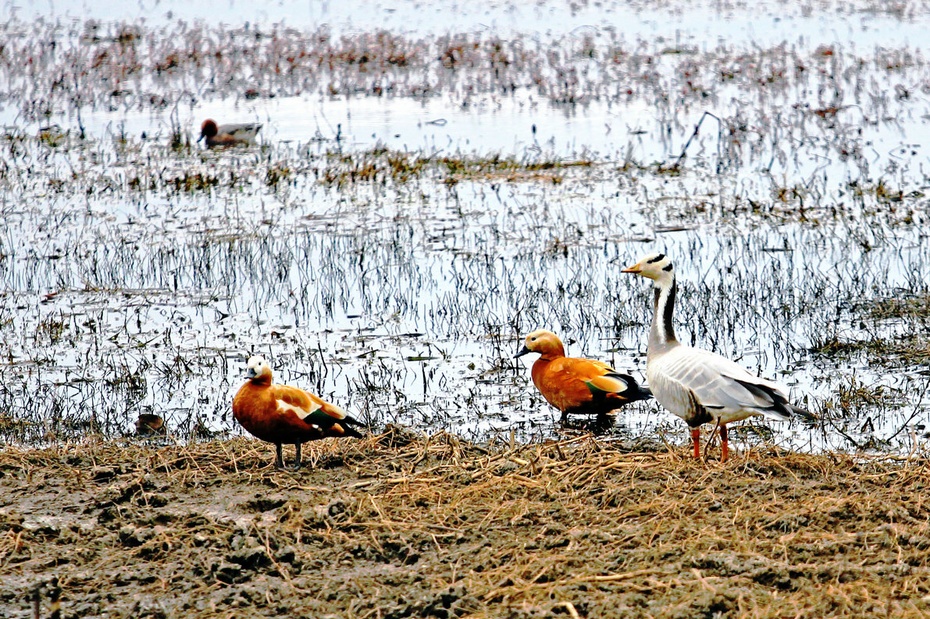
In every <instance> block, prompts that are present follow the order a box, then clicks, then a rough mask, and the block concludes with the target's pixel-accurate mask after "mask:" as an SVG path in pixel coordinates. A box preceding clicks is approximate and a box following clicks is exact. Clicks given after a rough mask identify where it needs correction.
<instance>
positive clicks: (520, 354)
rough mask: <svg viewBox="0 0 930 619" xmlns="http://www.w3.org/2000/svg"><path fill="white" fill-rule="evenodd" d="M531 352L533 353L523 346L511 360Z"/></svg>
mask: <svg viewBox="0 0 930 619" xmlns="http://www.w3.org/2000/svg"><path fill="white" fill-rule="evenodd" d="M531 352H533V351H532V350H530V349H529V348H527V347H526V346H524V347H523V348H521V349H520V352H518V353H517V354H515V355H514V356H513V358H514V359H517V358H519V357H522V356H523V355H528V354H530V353H531Z"/></svg>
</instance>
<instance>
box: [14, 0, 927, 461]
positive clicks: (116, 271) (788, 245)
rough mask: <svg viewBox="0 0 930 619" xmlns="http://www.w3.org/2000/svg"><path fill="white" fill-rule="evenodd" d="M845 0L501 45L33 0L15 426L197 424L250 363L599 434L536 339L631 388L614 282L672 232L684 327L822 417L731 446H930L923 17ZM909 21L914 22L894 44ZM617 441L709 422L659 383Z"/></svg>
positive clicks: (646, 313)
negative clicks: (686, 417)
mask: <svg viewBox="0 0 930 619" xmlns="http://www.w3.org/2000/svg"><path fill="white" fill-rule="evenodd" d="M231 6H233V7H234V6H235V5H231ZM508 6H509V10H510V11H511V13H512V12H513V11H517V12H520V11H528V12H531V13H533V14H534V15H537V16H541V17H539V19H541V20H543V21H546V20H548V21H551V22H552V23H562V22H560V20H559V16H560V15H563V14H564V15H565V19H566V20H569V21H568V22H565V23H569V22H571V23H574V21H577V20H581V21H584V20H585V19H589V20H593V19H594V15H600V14H601V13H600V12H599V10H596V9H595V8H594V5H591V6H588V5H584V6H583V7H581V8H579V7H574V8H571V7H569V6H562V5H561V4H558V3H551V4H545V3H544V4H541V5H538V6H536V5H534V6H535V8H530V7H528V6H525V5H523V4H521V3H515V4H514V5H512V6H510V5H508ZM597 6H598V7H599V6H600V5H597ZM778 7H781V5H778ZM843 7H845V8H842V7H840V8H838V7H835V6H832V5H824V6H821V5H819V4H818V5H812V6H799V7H796V8H794V9H791V10H789V11H788V12H787V13H786V14H785V15H784V21H786V22H790V24H789V26H790V27H786V25H785V23H783V19H782V17H780V16H776V13H774V12H772V10H769V9H766V7H761V8H760V10H761V11H762V12H761V13H760V14H759V15H753V16H752V17H754V18H756V17H757V18H758V19H757V20H756V19H753V20H750V21H751V22H752V23H753V24H754V26H753V29H752V30H751V32H747V31H746V28H745V27H744V26H743V24H744V23H745V22H746V20H748V19H749V18H750V17H751V16H750V15H748V14H747V13H745V11H743V10H742V9H738V8H731V9H728V10H727V11H726V17H727V19H724V20H722V21H721V22H720V23H719V24H715V25H711V24H709V23H707V20H706V19H705V20H704V21H697V22H695V24H700V27H697V26H696V27H694V28H690V29H689V28H686V27H684V26H683V25H681V26H682V27H680V28H676V29H675V30H674V32H665V31H664V30H663V29H664V28H667V27H668V26H667V25H663V26H661V27H660V26H659V22H660V21H661V19H659V18H658V17H657V16H656V15H671V16H677V17H675V18H674V19H684V17H682V15H684V13H687V11H685V12H684V13H682V9H680V8H676V7H673V6H666V7H663V8H661V9H659V10H658V11H659V13H658V14H651V13H648V12H647V11H645V9H638V8H635V7H629V6H625V7H619V6H617V7H614V8H613V9H612V10H605V11H606V12H605V13H604V15H605V17H604V19H605V20H606V21H605V23H598V22H596V21H588V22H587V23H588V25H587V26H584V27H582V25H581V24H579V25H578V26H577V27H576V28H575V29H573V30H571V31H562V30H561V29H556V30H551V29H550V30H527V31H521V30H519V29H514V28H512V27H506V28H504V27H502V28H501V29H500V32H498V31H496V30H494V29H493V28H488V27H483V28H479V27H477V26H474V25H472V26H471V27H467V28H463V29H462V30H461V31H456V30H454V29H452V30H450V29H449V28H448V27H447V26H440V24H438V23H432V22H431V21H429V20H427V21H426V22H424V23H419V24H411V25H410V27H409V28H406V29H405V28H401V27H398V28H396V29H393V30H388V29H383V28H382V29H379V28H376V27H375V26H374V25H367V26H366V25H362V24H360V25H354V23H353V22H352V21H351V20H349V19H348V18H347V17H346V15H345V14H343V13H340V12H339V11H338V10H336V9H333V13H326V16H322V15H318V16H316V18H314V16H313V15H310V14H307V15H304V14H303V13H300V14H301V15H303V17H301V18H300V19H302V20H305V21H306V23H300V24H294V25H291V24H289V23H288V22H286V21H285V20H284V19H283V18H282V19H280V20H274V19H272V18H271V17H270V12H269V15H268V16H266V18H261V19H258V20H257V21H252V22H249V21H247V20H248V19H249V17H248V16H247V15H242V16H240V19H243V21H242V22H236V21H230V22H225V21H221V22H219V23H216V22H206V21H202V20H199V19H194V20H188V19H184V18H181V17H174V16H173V14H172V13H170V12H166V11H164V10H163V9H161V10H159V11H157V15H156V14H154V13H153V14H152V15H149V16H148V18H147V19H142V18H139V17H138V16H135V17H133V16H126V17H123V18H121V19H117V18H112V19H104V18H103V17H104V16H103V15H101V16H96V17H85V18H83V19H82V18H78V17H76V16H75V15H74V14H73V13H69V11H68V10H67V9H64V10H62V9H59V11H60V12H59V13H55V14H53V15H44V16H43V15H37V16H33V17H31V18H30V17H29V12H28V11H26V10H16V11H11V15H12V16H13V17H12V18H11V19H10V20H9V21H8V22H7V24H6V25H5V27H4V29H3V33H4V34H3V39H4V43H3V46H2V51H0V60H2V68H0V81H2V83H3V84H4V94H3V97H2V101H0V104H2V110H0V120H2V122H3V126H4V134H3V139H2V143H0V148H2V150H3V152H4V157H3V168H2V173H0V213H2V219H3V223H4V226H3V229H2V231H0V278H2V282H3V292H2V295H3V304H2V308H0V334H2V344H0V347H2V349H0V353H2V358H3V359H4V363H5V365H6V369H5V370H4V381H3V383H2V386H0V433H2V436H3V437H4V440H5V441H7V442H11V443H16V444H27V445H28V444H46V443H50V442H51V443H54V442H57V441H62V440H64V441H70V440H77V439H81V438H82V437H85V436H87V435H88V434H94V435H96V434H101V435H103V436H104V437H118V436H122V435H125V434H128V433H130V432H132V430H133V424H134V421H135V419H136V418H137V416H138V415H139V414H140V413H154V414H158V415H162V416H163V417H164V418H165V419H166V422H167V427H168V430H169V434H170V436H172V437H176V438H177V439H178V440H180V441H187V440H190V439H197V438H206V437H213V436H223V435H228V434H238V433H239V432H240V430H239V429H238V428H237V427H236V426H235V424H234V422H233V421H232V419H231V416H230V414H229V402H230V397H231V393H232V392H233V391H234V390H235V389H236V388H237V387H238V386H239V384H240V382H241V380H242V378H241V376H242V373H243V368H244V360H245V359H246V357H247V356H248V355H250V354H252V353H261V354H264V355H266V356H268V357H269V358H270V359H271V360H272V362H273V364H274V366H275V367H276V370H277V376H278V378H279V380H281V381H283V382H288V383H292V384H299V385H301V386H304V387H306V388H309V389H313V390H316V391H317V392H318V393H320V394H321V395H323V396H324V397H327V398H329V399H331V400H333V401H335V402H337V403H338V404H340V405H341V406H343V407H344V408H346V409H348V410H350V411H352V412H353V413H355V414H356V415H357V416H360V417H361V418H363V419H364V420H366V422H368V423H370V424H371V426H372V427H373V428H375V429H377V428H379V427H383V426H384V424H386V423H398V424H402V425H405V426H409V427H412V428H416V429H418V430H422V431H425V432H434V431H437V430H440V429H442V430H449V431H452V432H455V433H457V434H459V435H461V436H464V437H466V438H469V439H473V440H478V441H483V440H487V439H488V438H489V437H491V436H493V435H495V434H498V433H504V434H505V435H509V434H510V433H515V435H516V436H517V437H519V438H520V439H521V440H534V439H540V438H552V437H557V436H561V435H563V434H564V433H565V432H569V433H571V432H574V431H576V430H578V429H582V430H583V429H584V425H583V424H582V425H581V426H580V427H579V428H575V427H565V426H563V425H561V424H560V423H558V419H557V415H556V414H555V412H554V411H553V410H552V409H550V408H549V407H548V405H547V404H546V403H545V402H544V401H543V400H542V399H541V398H540V397H539V396H538V394H537V393H536V392H535V390H534V388H533V387H532V384H531V382H530V381H529V371H528V367H527V365H525V364H524V363H523V362H522V360H520V361H515V360H513V359H512V357H513V354H514V353H515V352H516V350H517V348H518V346H519V343H520V339H521V337H522V335H524V334H525V333H527V332H528V331H531V330H533V329H535V328H539V327H544V328H548V329H551V330H553V331H555V332H557V333H558V334H560V335H561V336H562V337H563V339H565V340H566V341H567V342H568V344H569V346H568V348H569V350H568V352H569V354H573V355H584V356H590V357H595V358H601V359H604V360H606V361H609V362H611V363H612V364H614V365H615V367H617V368H618V369H621V370H623V371H629V372H632V373H633V374H634V376H642V375H643V374H644V371H645V356H644V354H645V334H646V331H647V328H648V322H649V320H650V318H651V302H650V299H651V293H650V292H649V290H648V289H647V288H646V287H645V286H643V285H642V284H641V282H636V281H631V279H630V278H629V277H628V276H624V275H622V274H621V273H620V269H621V268H622V267H623V266H625V265H626V264H629V263H630V262H631V261H633V260H634V259H635V258H636V257H638V256H639V255H640V254H642V253H643V252H645V251H646V250H651V249H653V248H660V249H663V250H664V251H666V252H667V253H669V254H670V255H671V256H673V257H674V259H675V260H676V264H677V269H678V272H679V277H680V279H681V287H682V293H681V295H680V296H681V299H680V302H679V308H678V312H677V315H676V318H677V321H678V323H679V327H678V330H679V333H680V336H681V338H682V340H683V341H685V342H686V343H694V344H698V345H701V346H704V347H707V348H710V349H712V350H715V351H717V352H720V353H722V354H725V355H727V356H730V357H732V358H735V359H738V360H739V361H740V362H741V363H742V364H743V365H745V366H746V367H747V368H749V369H751V370H752V371H754V372H759V373H761V374H763V375H765V376H768V377H774V378H776V379H778V380H780V381H782V382H784V383H786V384H788V385H789V386H791V390H792V398H793V399H795V400H797V401H799V402H801V403H803V404H805V405H806V406H807V407H809V408H810V409H811V410H812V411H814V412H815V413H817V414H818V415H819V416H820V418H821V423H820V424H819V425H817V426H816V427H811V426H805V425H793V424H779V423H768V422H765V421H762V422H759V423H754V424H745V425H744V427H743V429H742V430H740V431H739V432H738V438H739V440H741V441H742V444H743V446H744V447H748V446H751V445H753V444H757V443H759V442H774V443H776V444H778V445H781V446H784V447H790V448H792V449H797V450H800V451H805V452H821V451H824V450H837V449H838V450H848V451H852V452H858V451H862V450H866V451H870V450H880V451H889V450H890V451H892V452H898V453H907V452H909V451H911V450H912V449H914V448H915V446H916V442H918V441H922V440H923V435H922V432H923V424H925V423H926V421H927V404H928V399H927V388H928V381H930V373H928V371H927V358H928V355H930V353H928V344H927V331H926V321H927V316H928V307H930V306H928V298H930V291H928V284H927V281H928V280H927V278H926V276H925V275H924V273H925V272H926V270H927V268H928V264H927V262H928V260H930V247H928V244H930V241H928V237H927V233H926V230H927V199H926V196H925V193H924V192H925V191H926V187H927V177H926V171H925V170H926V168H927V165H928V162H927V155H926V144H925V142H926V140H925V137H926V135H927V130H928V127H927V125H928V123H927V120H928V118H930V115H928V114H930V110H928V105H927V101H928V99H927V92H928V89H930V67H928V66H927V64H926V61H925V58H924V55H925V50H924V49H923V48H922V47H920V46H919V45H920V44H917V43H915V42H914V41H913V40H909V38H908V33H911V34H913V33H914V29H915V27H916V26H915V23H917V22H919V19H918V18H919V17H920V16H921V15H924V13H922V12H921V11H923V9H922V8H918V7H914V8H912V9H907V8H905V9H901V10H900V11H892V12H887V11H882V10H874V9H870V8H869V6H868V5H863V7H860V9H858V10H849V7H847V6H846V5H843ZM143 8H144V6H143ZM407 9H410V7H407ZM504 9H506V7H504ZM140 10H141V9H140ZM237 10H242V11H247V9H245V8H243V7H239V9H237ZM382 10H384V11H387V9H383V8H382V7H381V6H380V5H377V11H382ZM400 10H403V8H402V9H400ZM410 10H412V9H410ZM461 10H462V12H463V20H464V21H463V24H464V25H466V26H467V25H468V24H469V23H470V20H472V19H476V18H475V15H476V13H475V12H474V9H465V8H461ZM486 10H487V11H490V12H492V13H493V14H495V15H499V16H500V18H501V19H505V16H506V15H509V14H510V13H508V12H507V10H503V9H502V8H501V7H500V6H498V5H496V4H495V5H489V6H488V7H486ZM500 10H503V12H501V13H497V12H496V11H500ZM690 10H691V9H689V11H690ZM694 10H697V9H694ZM709 10H710V8H707V9H706V11H709ZM377 11H376V12H377ZM547 11H549V12H548V13H547ZM311 13H312V11H311ZM361 13H364V11H361ZM628 13H629V15H628ZM385 14H386V15H387V14H390V15H393V14H394V13H393V12H391V11H388V12H386V13H385ZM236 15H237V13H236V12H235V10H233V12H232V13H231V16H230V18H231V19H232V18H234V17H235V16H236ZM630 15H633V16H635V19H633V21H632V23H634V24H638V25H637V26H636V27H635V28H629V27H627V28H622V29H621V28H618V27H617V25H616V23H614V20H620V19H626V18H627V17H630ZM763 15H764V18H763V17H761V16H763ZM611 16H612V17H611ZM624 16H626V17H624ZM630 18H631V19H632V17H630ZM327 19H329V21H327ZM506 19H508V20H510V21H514V20H513V18H506ZM670 19H671V18H670ZM315 20H316V21H315ZM825 20H827V21H829V23H830V24H833V27H831V28H829V29H823V28H818V27H817V25H818V24H821V25H822V24H823V22H824V21H825ZM517 21H519V20H517ZM673 21H674V20H673ZM663 23H664V22H663ZM889 25H890V26H893V27H895V28H898V29H900V32H901V33H902V37H901V38H900V41H899V42H898V43H894V44H893V43H892V42H890V41H882V42H881V44H879V34H878V33H879V32H881V29H882V28H885V27H886V26H889ZM786 28H787V29H786ZM734 32H739V33H740V34H739V36H729V35H730V34H731V33H734ZM821 32H824V33H826V34H824V35H823V36H819V35H820V33H821ZM844 33H846V34H844ZM916 38H917V37H915V39H916ZM921 44H922V42H921ZM206 117H215V118H217V119H219V120H220V121H221V122H222V121H258V122H261V123H263V124H264V127H263V129H262V132H261V134H260V142H261V144H260V146H256V147H254V148H240V149H232V150H228V151H204V150H201V148H200V146H199V145H198V144H196V142H195V138H196V137H197V131H198V128H199V123H200V121H201V120H202V119H203V118H206ZM600 430H605V428H600ZM606 430H607V432H608V433H609V434H610V435H611V436H612V437H613V438H615V439H617V440H626V441H637V440H641V439H648V440H655V438H656V437H657V436H661V437H663V439H664V440H668V441H669V442H672V443H680V442H683V441H684V440H685V438H686V432H685V427H684V425H683V424H681V423H680V422H679V421H678V420H677V419H675V418H673V417H672V416H671V415H669V414H667V413H665V412H663V411H662V410H661V409H660V408H659V407H658V405H657V404H655V403H649V404H644V405H637V406H632V407H630V408H629V409H627V410H626V411H624V412H623V413H622V414H621V415H620V416H619V417H618V420H617V422H616V424H615V425H614V427H613V428H607V429H606Z"/></svg>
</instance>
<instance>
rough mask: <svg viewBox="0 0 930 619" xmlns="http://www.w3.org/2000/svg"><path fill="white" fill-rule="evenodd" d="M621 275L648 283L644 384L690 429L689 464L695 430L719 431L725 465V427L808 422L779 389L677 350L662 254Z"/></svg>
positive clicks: (721, 360)
mask: <svg viewBox="0 0 930 619" xmlns="http://www.w3.org/2000/svg"><path fill="white" fill-rule="evenodd" d="M623 272H624V273H634V274H636V275H642V276H643V277H648V278H649V279H651V280H652V281H653V283H654V286H655V301H654V309H655V313H654V315H653V317H652V327H651V328H650V330H649V344H648V350H647V354H646V379H647V380H648V381H649V386H650V388H651V389H652V393H653V394H655V397H656V399H657V400H658V401H659V403H660V404H661V405H662V406H664V407H665V408H666V409H668V410H669V411H670V412H672V413H674V414H676V415H678V416H679V417H681V418H682V419H684V420H685V421H686V422H687V423H688V425H689V426H690V427H691V438H692V440H693V442H694V457H695V458H700V457H701V443H700V440H701V424H704V423H716V424H718V425H719V427H720V450H721V453H720V460H721V461H722V462H725V461H726V459H727V455H728V444H727V424H728V423H731V422H734V421H741V420H743V419H746V418H747V417H753V416H756V415H763V414H768V415H772V416H774V417H776V418H778V419H781V420H787V419H788V418H789V417H791V416H792V415H795V414H797V415H802V416H804V417H808V418H811V417H812V415H811V414H810V413H809V412H808V411H806V410H804V409H803V408H799V407H797V406H794V405H793V404H791V403H789V402H788V397H787V395H786V393H787V392H786V390H785V389H784V388H783V387H781V386H780V385H777V384H776V383H773V382H771V381H768V380H765V379H763V378H759V377H757V376H753V375H752V374H750V373H749V372H747V371H746V370H744V369H743V368H742V367H740V366H739V365H737V364H736V363H734V362H733V361H731V360H729V359H727V358H725V357H721V356H720V355H718V354H716V353H713V352H710V351H709V350H702V349H700V348H691V347H690V346H682V345H681V344H680V343H679V342H678V340H677V339H675V331H674V329H673V327H672V313H673V312H674V310H675V292H676V288H677V286H676V284H675V271H674V269H673V268H672V261H671V260H669V258H668V257H667V256H666V255H665V254H660V253H654V254H649V255H647V256H644V257H643V258H642V259H641V260H640V261H639V262H637V263H636V264H634V265H633V266H630V267H627V268H625V269H623Z"/></svg>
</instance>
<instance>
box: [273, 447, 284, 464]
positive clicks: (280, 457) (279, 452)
mask: <svg viewBox="0 0 930 619" xmlns="http://www.w3.org/2000/svg"><path fill="white" fill-rule="evenodd" d="M274 453H275V459H274V467H275V468H276V469H283V468H284V446H283V445H282V444H281V443H275V444H274Z"/></svg>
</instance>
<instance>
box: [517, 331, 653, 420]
mask: <svg viewBox="0 0 930 619" xmlns="http://www.w3.org/2000/svg"><path fill="white" fill-rule="evenodd" d="M531 352H537V353H540V357H539V359H537V360H536V362H535V363H533V384H534V385H536V388H537V389H539V392H540V393H541V394H543V397H544V398H546V401H547V402H549V404H551V405H552V406H554V407H556V408H557V409H559V410H560V411H562V416H563V417H564V416H565V415H569V414H575V413H581V414H589V415H595V414H596V415H604V414H607V413H610V412H611V411H614V410H616V409H618V408H620V407H621V406H623V405H624V404H628V403H630V402H635V401H637V400H647V399H649V398H651V397H652V393H651V392H650V391H649V389H647V388H645V387H640V386H639V384H638V383H637V382H636V380H635V379H634V378H633V377H632V376H630V375H629V374H621V373H620V372H618V371H616V370H615V369H613V368H612V367H610V366H609V365H607V364H606V363H603V362H601V361H594V360H593V359H579V358H577V357H566V356H565V348H564V347H563V346H562V341H561V340H560V339H559V338H558V337H557V336H556V335H555V333H552V332H551V331H546V330H544V329H540V330H538V331H533V332H532V333H530V334H529V335H527V336H526V342H525V345H524V346H523V348H522V349H521V350H520V352H519V353H517V357H522V356H523V355H527V354H529V353H531Z"/></svg>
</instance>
